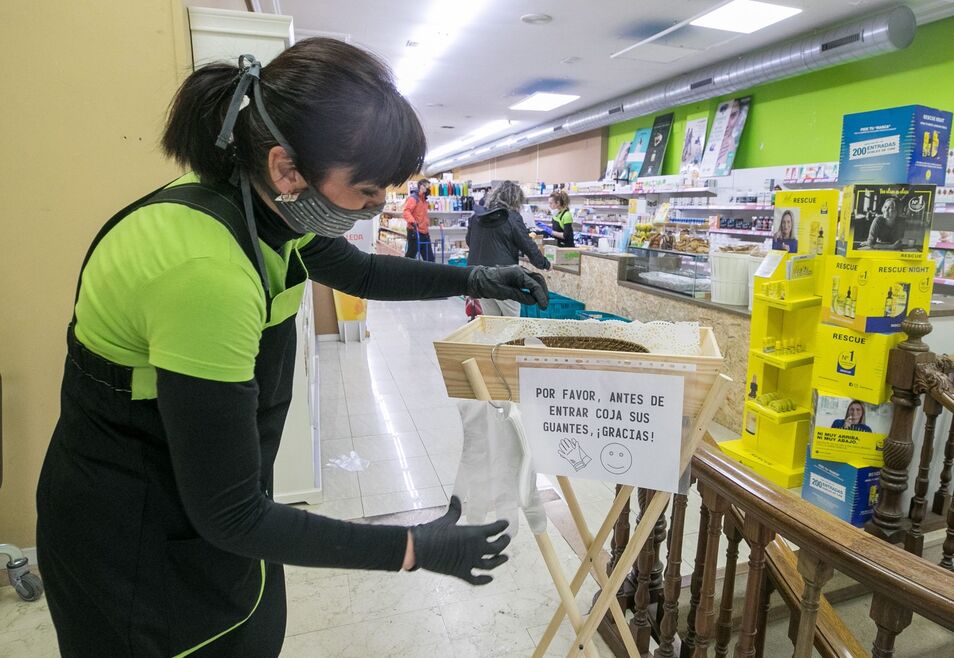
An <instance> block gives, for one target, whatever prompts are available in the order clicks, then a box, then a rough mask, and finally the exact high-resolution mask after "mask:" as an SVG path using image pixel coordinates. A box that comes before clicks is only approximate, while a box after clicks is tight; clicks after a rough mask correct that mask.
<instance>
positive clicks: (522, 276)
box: [37, 38, 547, 658]
mask: <svg viewBox="0 0 954 658" xmlns="http://www.w3.org/2000/svg"><path fill="white" fill-rule="evenodd" d="M382 136H386V139H384V138H382ZM162 145H163V147H164V150H165V152H166V153H167V154H168V155H170V156H171V157H172V158H174V159H175V160H176V161H177V162H179V163H180V164H182V165H184V166H186V167H189V168H191V169H192V173H189V174H186V175H184V176H182V177H180V178H179V179H177V180H176V181H173V182H172V183H171V184H169V185H167V186H165V187H164V188H162V189H160V190H157V191H155V192H152V193H150V194H149V195H147V196H145V197H143V198H142V199H140V200H139V201H136V202H134V203H133V204H131V205H130V206H128V207H126V208H125V209H123V210H121V211H119V213H117V214H116V215H115V216H114V217H113V219H111V220H110V221H109V222H107V224H106V226H104V227H103V230H101V231H100V233H99V235H98V236H97V237H96V239H95V240H94V241H93V245H92V247H91V248H90V250H89V252H88V254H87V257H86V260H85V262H84V263H83V266H82V268H81V276H80V285H79V287H78V290H77V298H76V302H75V307H74V313H75V314H74V317H73V320H72V321H71V322H70V325H69V328H68V332H67V343H68V344H67V351H68V357H67V359H66V364H65V372H64V375H63V384H62V389H61V391H62V394H61V398H60V404H61V411H60V417H59V420H58V422H57V425H56V429H55V430H54V432H53V438H52V441H51V443H50V446H49V448H48V451H47V454H46V459H45V461H44V463H43V470H42V473H41V475H40V482H39V486H38V489H37V512H38V522H37V551H38V555H39V560H38V561H39V564H41V565H42V568H43V579H44V582H45V584H46V588H47V594H48V596H47V601H48V603H49V608H50V613H51V615H52V618H53V624H54V626H55V627H56V633H57V638H58V641H59V648H60V652H61V654H62V655H63V656H66V657H73V656H94V655H95V656H176V655H183V656H184V655H189V654H193V653H195V655H197V656H198V655H201V656H230V657H231V656H255V657H256V658H259V657H262V658H269V657H273V656H278V654H279V652H280V651H281V647H282V641H283V639H284V635H285V616H286V604H285V589H284V588H285V579H284V574H283V571H282V565H283V564H294V565H300V566H311V567H337V568H350V569H376V570H389V571H398V570H412V569H418V568H421V569H427V570H429V571H434V572H437V573H441V574H447V575H453V576H457V577H459V578H461V579H463V580H465V581H467V582H469V583H472V584H476V585H480V584H485V583H488V582H490V580H491V577H490V576H489V575H488V574H486V573H483V574H476V573H473V570H474V569H479V570H485V571H486V570H491V569H494V568H495V567H497V566H499V565H500V564H502V563H503V562H504V561H505V560H506V556H505V555H502V554H501V551H503V549H504V548H505V547H506V546H507V543H508V542H509V537H508V536H507V535H505V534H501V533H502V532H503V530H504V529H505V528H506V526H507V523H506V521H501V522H497V523H492V524H489V525H482V526H458V525H457V520H458V519H459V517H460V501H459V500H458V499H457V498H456V497H452V498H451V503H450V507H449V508H448V512H447V514H446V515H444V516H443V517H442V518H440V519H437V520H435V521H432V522H430V523H425V524H423V525H418V526H414V527H411V528H408V527H403V526H397V525H390V526H385V525H368V524H361V523H346V522H343V521H338V520H334V519H330V518H326V517H322V516H318V515H316V514H310V513H308V512H306V511H305V510H302V509H295V508H292V507H288V506H285V505H280V504H277V503H275V502H274V501H273V500H272V492H273V488H272V487H273V479H272V468H273V464H274V461H275V456H276V454H277V452H278V449H279V443H280V440H281V434H282V427H283V426H284V424H285V416H286V414H287V412H288V407H289V402H290V400H291V391H292V379H293V374H294V372H295V370H296V368H295V359H296V357H297V355H298V349H297V348H296V336H295V314H296V311H297V310H298V307H299V305H300V302H301V298H302V294H303V293H304V290H305V286H306V285H308V279H309V278H310V279H312V280H315V281H319V282H321V283H323V284H325V285H327V286H329V287H331V288H335V289H338V290H341V291H343V292H346V293H348V294H351V295H355V296H358V297H365V298H371V299H388V300H401V299H429V298H438V297H449V296H452V295H472V296H476V297H484V298H487V297H501V298H512V299H515V300H518V301H522V302H525V303H533V302H534V301H535V300H537V301H538V302H539V303H540V304H541V305H542V306H544V307H545V306H546V304H547V293H546V287H545V284H544V282H543V281H542V280H541V279H540V278H536V277H532V276H530V275H528V274H527V273H526V272H525V271H524V270H523V269H522V268H520V267H510V268H486V267H477V268H474V267H471V268H461V267H451V266H449V265H436V264H433V263H423V262H418V261H413V260H408V259H405V258H396V257H390V256H373V255H370V254H365V253H363V252H361V251H360V250H358V249H357V248H355V247H354V246H352V245H351V244H349V243H348V241H347V240H346V239H345V238H344V237H342V236H343V235H344V234H345V233H346V232H348V231H349V230H351V228H352V227H353V226H354V224H355V222H357V221H359V220H361V219H368V218H371V217H373V216H374V215H376V214H378V213H379V212H380V211H381V208H382V207H383V205H384V198H385V189H386V188H387V186H388V185H396V184H399V183H401V182H403V181H405V180H407V178H408V177H409V176H411V175H412V174H413V173H414V172H416V171H419V170H420V167H421V164H422V162H423V158H424V153H425V151H426V143H425V139H424V132H423V130H422V128H421V125H420V123H419V121H418V119H417V116H416V114H415V113H414V110H413V109H412V108H411V106H410V105H409V104H408V102H407V101H406V100H405V99H404V98H403V97H402V96H401V95H400V94H399V93H398V91H397V89H396V88H395V86H394V81H393V79H392V77H391V74H390V72H389V71H388V69H387V67H386V66H385V65H384V64H382V63H381V62H380V61H379V60H378V59H376V58H375V57H374V56H372V55H370V54H368V53H366V52H364V51H363V50H360V49H358V48H355V47H354V46H350V45H348V44H345V43H342V42H340V41H335V40H333V39H320V38H313V39H305V40H303V41H299V42H298V43H296V44H295V45H294V46H292V47H291V48H289V49H287V50H285V51H284V52H282V53H281V54H279V55H278V56H277V57H276V58H275V59H274V60H272V62H271V63H270V64H268V66H265V67H262V66H261V65H260V64H259V63H258V62H257V61H255V59H254V58H253V57H251V56H248V55H243V56H242V57H241V58H240V59H239V67H235V66H232V65H228V64H224V63H215V64H210V65H208V66H205V67H202V68H199V69H197V70H196V71H195V72H194V73H192V74H191V75H190V76H189V77H188V78H187V79H186V81H185V82H184V83H183V85H182V87H181V88H180V89H179V91H178V94H177V96H176V98H175V100H174V102H173V104H172V106H171V108H170V112H169V118H168V122H167V125H166V129H165V134H164V136H163V139H162ZM104 173H105V175H107V177H108V173H109V172H104ZM527 291H529V292H527Z"/></svg>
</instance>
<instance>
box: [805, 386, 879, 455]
mask: <svg viewBox="0 0 954 658" xmlns="http://www.w3.org/2000/svg"><path fill="white" fill-rule="evenodd" d="M814 398H815V404H814V411H815V414H814V424H813V428H812V443H811V456H812V457H813V458H814V459H824V460H827V461H838V462H845V461H851V460H854V461H857V462H860V463H863V464H864V465H865V466H878V467H879V468H880V467H881V466H883V465H884V453H883V450H884V440H885V437H887V435H888V431H889V430H890V429H891V417H892V415H893V413H894V405H892V404H891V403H890V402H885V403H883V404H871V403H869V402H864V401H862V400H858V399H855V398H852V397H843V396H840V395H831V394H829V393H828V392H827V391H815V395H814Z"/></svg>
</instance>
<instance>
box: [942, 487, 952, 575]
mask: <svg viewBox="0 0 954 658" xmlns="http://www.w3.org/2000/svg"><path fill="white" fill-rule="evenodd" d="M941 550H942V551H943V553H944V556H943V557H942V558H941V566H942V567H944V568H945V569H947V570H948V571H954V503H952V504H951V506H950V507H948V508H947V530H945V532H944V546H943V547H942V548H941Z"/></svg>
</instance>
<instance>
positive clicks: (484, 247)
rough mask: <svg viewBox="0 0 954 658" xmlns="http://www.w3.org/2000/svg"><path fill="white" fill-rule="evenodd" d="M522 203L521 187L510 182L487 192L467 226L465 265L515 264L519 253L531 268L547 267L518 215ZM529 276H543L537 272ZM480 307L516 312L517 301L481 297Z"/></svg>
mask: <svg viewBox="0 0 954 658" xmlns="http://www.w3.org/2000/svg"><path fill="white" fill-rule="evenodd" d="M524 203H526V198H525V197H524V195H523V190H521V189H520V186H519V185H517V184H516V183H514V182H513V181H509V180H508V181H504V182H503V183H502V184H501V185H500V187H498V188H496V189H495V190H493V191H492V192H491V194H490V196H489V198H488V199H487V204H486V207H485V208H484V209H483V210H479V211H477V212H475V213H474V215H473V216H472V217H471V218H470V223H469V224H468V225H467V246H468V247H469V248H470V252H469V253H468V254H467V264H468V265H516V264H517V263H518V262H519V260H520V256H521V254H523V255H525V256H526V257H527V258H529V259H530V262H531V263H532V264H533V266H534V267H538V268H540V269H541V270H548V269H550V261H548V260H547V259H546V258H545V257H544V255H543V254H542V253H540V249H539V248H538V247H537V245H536V243H535V242H534V241H533V240H531V239H530V233H529V231H528V229H527V225H526V224H524V222H523V218H522V217H521V216H520V208H521V206H523V204H524ZM530 276H533V277H534V278H539V279H541V280H542V279H543V277H542V276H540V275H539V274H532V275H530ZM480 306H481V308H482V309H483V313H484V315H507V316H512V317H516V316H519V315H520V302H518V301H512V300H498V299H486V298H481V299H480Z"/></svg>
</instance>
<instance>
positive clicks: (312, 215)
mask: <svg viewBox="0 0 954 658" xmlns="http://www.w3.org/2000/svg"><path fill="white" fill-rule="evenodd" d="M275 206H276V207H277V208H278V214H280V215H281V216H282V219H284V220H285V222H286V223H287V224H288V225H289V226H290V227H291V228H292V230H294V231H297V232H298V233H315V234H317V235H321V236H324V237H327V238H337V237H341V236H342V235H344V234H345V233H347V232H348V231H350V230H351V229H352V227H354V225H355V223H357V222H359V221H361V220H363V219H371V218H372V217H374V216H375V215H377V214H379V213H380V212H381V211H382V210H383V209H384V204H383V203H381V204H378V205H374V206H370V207H366V208H361V209H359V210H348V209H347V208H342V207H341V206H338V205H335V204H334V203H333V202H332V201H331V200H330V199H328V197H326V196H325V195H323V194H322V193H321V192H319V191H318V190H316V189H315V188H314V187H312V186H311V185H308V187H307V188H306V189H305V190H304V191H303V192H299V193H298V194H280V195H279V196H277V197H275Z"/></svg>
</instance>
